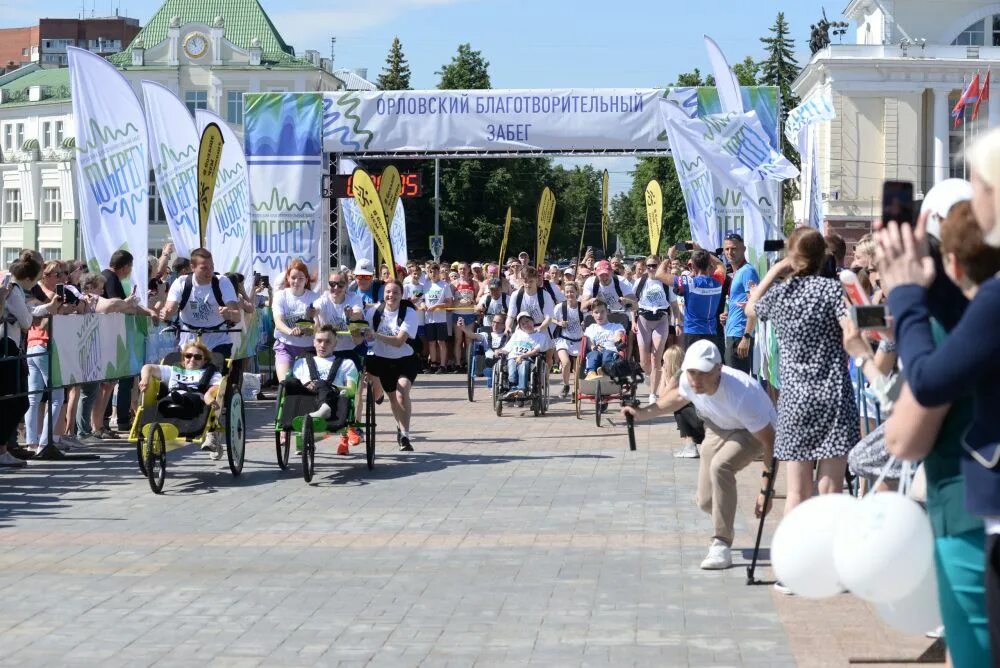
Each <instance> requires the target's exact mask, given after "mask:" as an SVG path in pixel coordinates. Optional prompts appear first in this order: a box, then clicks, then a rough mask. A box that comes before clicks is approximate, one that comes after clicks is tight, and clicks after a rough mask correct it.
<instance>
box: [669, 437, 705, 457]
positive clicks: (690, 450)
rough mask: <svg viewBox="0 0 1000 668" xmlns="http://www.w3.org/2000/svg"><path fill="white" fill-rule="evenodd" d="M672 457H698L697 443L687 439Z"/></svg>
mask: <svg viewBox="0 0 1000 668" xmlns="http://www.w3.org/2000/svg"><path fill="white" fill-rule="evenodd" d="M674 457H678V458H680V459H698V457H700V455H699V454H698V444H697V443H694V442H693V441H688V442H687V443H686V444H685V445H684V447H683V448H681V449H680V450H678V451H677V452H675V453H674Z"/></svg>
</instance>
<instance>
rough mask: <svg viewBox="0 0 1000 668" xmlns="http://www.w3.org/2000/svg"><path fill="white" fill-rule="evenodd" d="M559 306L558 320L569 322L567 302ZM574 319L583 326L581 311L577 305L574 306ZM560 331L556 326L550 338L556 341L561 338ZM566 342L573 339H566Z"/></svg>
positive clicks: (561, 329)
mask: <svg viewBox="0 0 1000 668" xmlns="http://www.w3.org/2000/svg"><path fill="white" fill-rule="evenodd" d="M559 306H562V317H561V318H559V319H560V320H569V302H563V303H562V304H560V305H559ZM559 306H557V307H556V308H559ZM576 317H577V318H578V319H579V321H580V324H581V325H582V324H583V310H582V309H581V308H580V305H579V304H577V305H576ZM562 331H563V328H562V327H559V326H557V327H556V331H555V332H554V333H553V334H552V338H554V339H558V338H559V337H560V336H562ZM566 340H567V341H573V339H566ZM576 341H579V339H576Z"/></svg>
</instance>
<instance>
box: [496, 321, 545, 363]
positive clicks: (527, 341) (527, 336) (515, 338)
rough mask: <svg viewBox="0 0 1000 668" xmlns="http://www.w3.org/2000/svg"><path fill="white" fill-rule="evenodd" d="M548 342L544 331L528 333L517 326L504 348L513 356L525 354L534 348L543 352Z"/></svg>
mask: <svg viewBox="0 0 1000 668" xmlns="http://www.w3.org/2000/svg"><path fill="white" fill-rule="evenodd" d="M548 343H549V337H548V335H547V334H545V332H531V333H528V332H526V331H524V330H523V329H521V328H518V329H517V331H515V332H514V333H513V334H511V336H510V340H509V341H507V345H505V346H504V347H503V349H504V350H506V351H507V353H508V354H509V355H510V356H511V357H512V358H513V357H514V356H516V355H526V354H528V353H531V352H534V351H536V350H538V351H541V352H544V351H545V349H546V347H547V346H548Z"/></svg>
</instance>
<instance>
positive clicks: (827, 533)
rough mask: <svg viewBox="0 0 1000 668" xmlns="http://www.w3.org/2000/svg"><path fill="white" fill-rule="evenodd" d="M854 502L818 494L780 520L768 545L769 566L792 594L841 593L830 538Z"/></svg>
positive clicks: (844, 496)
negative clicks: (769, 551) (770, 565)
mask: <svg viewBox="0 0 1000 668" xmlns="http://www.w3.org/2000/svg"><path fill="white" fill-rule="evenodd" d="M857 503H858V500H857V499H855V498H854V497H853V496H850V495H848V494H822V495H820V496H815V497H813V498H811V499H808V500H806V501H805V502H803V503H802V504H800V505H798V506H796V507H795V508H793V509H792V512H790V513H788V515H786V516H785V517H784V519H782V520H781V524H779V525H778V530H777V531H775V532H774V540H773V541H772V542H771V564H772V566H773V567H774V574H775V575H776V576H777V577H778V580H780V581H781V582H782V583H783V584H784V585H785V586H786V587H788V588H789V589H791V590H792V592H793V593H795V594H798V595H799V596H803V597H805V598H826V597H828V596H835V595H837V594H839V593H840V592H842V591H843V589H844V588H843V586H841V584H840V580H839V579H838V577H837V570H836V568H834V565H833V539H834V535H835V534H836V529H837V525H838V524H839V523H840V520H841V518H842V517H844V516H845V515H846V514H848V512H849V511H850V510H851V508H853V507H854V506H855V504H857Z"/></svg>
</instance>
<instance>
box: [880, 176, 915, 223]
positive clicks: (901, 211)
mask: <svg viewBox="0 0 1000 668" xmlns="http://www.w3.org/2000/svg"><path fill="white" fill-rule="evenodd" d="M890 220H894V221H896V222H897V223H899V224H900V225H902V224H904V223H905V224H908V225H915V224H916V222H917V210H916V208H914V206H913V184H912V183H911V182H909V181H886V182H885V183H883V184H882V222H883V223H888V222H889V221H890Z"/></svg>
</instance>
